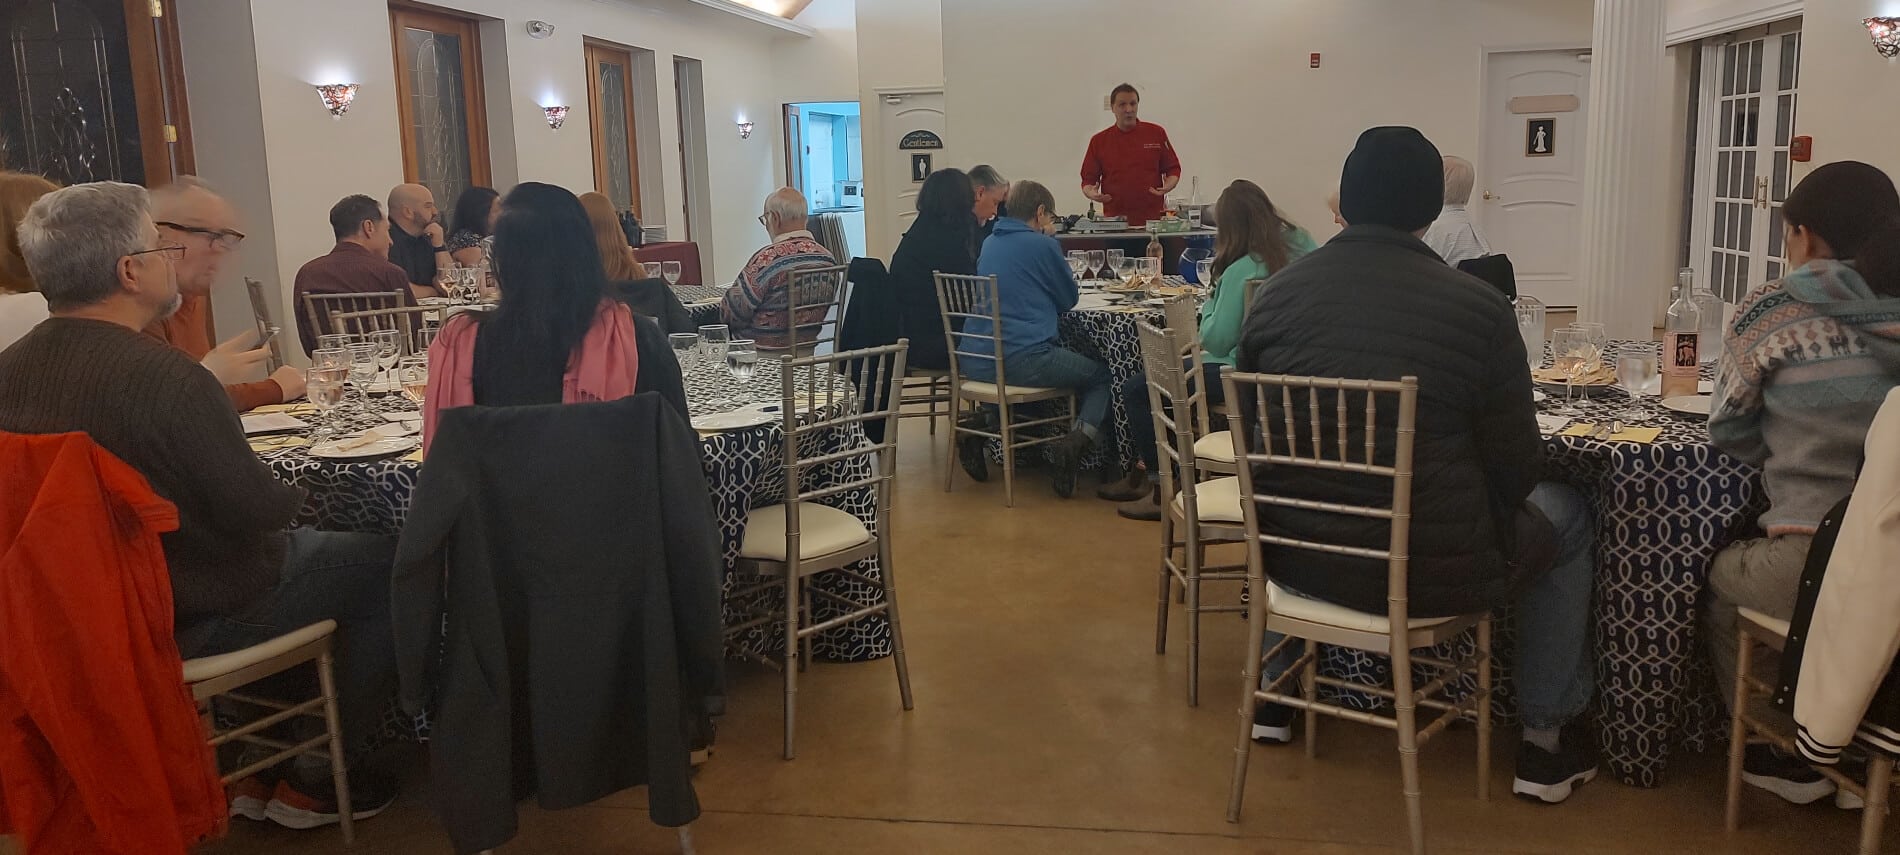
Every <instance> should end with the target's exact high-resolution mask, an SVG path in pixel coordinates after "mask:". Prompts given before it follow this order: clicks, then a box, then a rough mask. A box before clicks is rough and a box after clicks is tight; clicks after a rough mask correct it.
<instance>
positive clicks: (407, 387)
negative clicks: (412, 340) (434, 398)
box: [396, 356, 429, 407]
mask: <svg viewBox="0 0 1900 855" xmlns="http://www.w3.org/2000/svg"><path fill="white" fill-rule="evenodd" d="M396 382H398V383H400V384H402V396H403V397H404V398H408V399H409V403H411V404H415V405H416V406H418V407H420V406H422V399H423V396H424V394H425V393H427V391H428V389H429V358H428V357H426V356H405V357H403V359H402V363H401V364H400V365H398V366H397V367H396Z"/></svg>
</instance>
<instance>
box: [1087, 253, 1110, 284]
mask: <svg viewBox="0 0 1900 855" xmlns="http://www.w3.org/2000/svg"><path fill="white" fill-rule="evenodd" d="M1088 253H1089V265H1088V266H1089V273H1090V274H1091V276H1090V278H1102V276H1101V274H1099V273H1096V271H1098V270H1101V269H1102V261H1103V259H1104V258H1105V257H1106V255H1105V254H1104V253H1103V252H1102V251H1101V250H1099V249H1091V250H1089V251H1088Z"/></svg>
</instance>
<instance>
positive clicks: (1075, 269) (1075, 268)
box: [1069, 249, 1095, 279]
mask: <svg viewBox="0 0 1900 855" xmlns="http://www.w3.org/2000/svg"><path fill="white" fill-rule="evenodd" d="M1088 264H1089V254H1088V251H1087V250H1082V249H1072V250H1069V275H1071V276H1074V277H1075V278H1077V279H1094V278H1095V277H1094V276H1083V275H1082V268H1084V267H1087V266H1088ZM1089 272H1090V273H1091V274H1092V273H1094V272H1095V271H1093V270H1091V271H1089Z"/></svg>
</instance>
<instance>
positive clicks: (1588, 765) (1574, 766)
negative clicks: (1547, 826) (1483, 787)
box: [1511, 734, 1597, 805]
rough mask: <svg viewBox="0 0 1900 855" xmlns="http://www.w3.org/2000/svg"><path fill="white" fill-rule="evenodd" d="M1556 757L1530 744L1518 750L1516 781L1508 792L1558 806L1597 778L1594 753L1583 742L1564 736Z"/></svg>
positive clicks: (1588, 743) (1586, 742)
mask: <svg viewBox="0 0 1900 855" xmlns="http://www.w3.org/2000/svg"><path fill="white" fill-rule="evenodd" d="M1566 737H1567V738H1565V739H1564V740H1563V743H1562V745H1561V746H1560V747H1559V748H1558V750H1557V752H1556V753H1554V754H1553V753H1551V752H1549V751H1545V750H1544V749H1542V748H1540V747H1538V746H1536V745H1533V744H1531V743H1529V742H1519V743H1518V746H1517V780H1515V781H1512V782H1511V792H1512V793H1515V794H1517V795H1520V796H1523V797H1525V798H1527V799H1532V800H1535V801H1540V802H1543V803H1545V804H1551V805H1554V804H1561V803H1562V802H1563V800H1564V799H1567V798H1570V793H1571V791H1572V790H1574V789H1576V788H1577V787H1578V786H1580V785H1583V784H1587V783H1589V782H1590V779H1592V778H1595V777H1596V776H1597V758H1596V752H1595V751H1593V750H1592V749H1591V748H1590V747H1589V745H1590V742H1589V741H1588V740H1586V739H1580V738H1576V737H1570V736H1569V735H1568V734H1566Z"/></svg>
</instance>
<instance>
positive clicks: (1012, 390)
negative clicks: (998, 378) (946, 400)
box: [963, 380, 1062, 398]
mask: <svg viewBox="0 0 1900 855" xmlns="http://www.w3.org/2000/svg"><path fill="white" fill-rule="evenodd" d="M999 388H1000V387H998V386H997V385H996V384H995V383H984V382H982V381H978V380H965V381H963V391H965V392H967V393H969V394H972V395H982V396H984V397H988V398H994V397H996V396H997V395H998V394H1000V392H999V391H998V390H999ZM1008 390H1009V394H1010V395H1011V396H1012V397H1021V396H1025V395H1053V394H1059V393H1061V392H1062V390H1061V389H1051V388H1049V387H1047V386H1010V387H1008Z"/></svg>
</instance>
